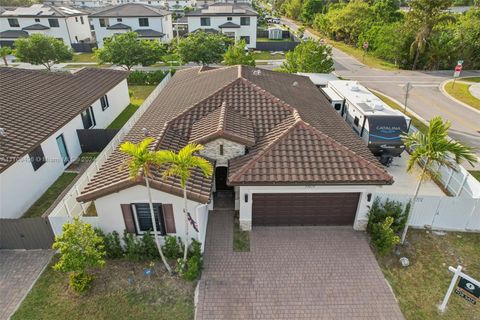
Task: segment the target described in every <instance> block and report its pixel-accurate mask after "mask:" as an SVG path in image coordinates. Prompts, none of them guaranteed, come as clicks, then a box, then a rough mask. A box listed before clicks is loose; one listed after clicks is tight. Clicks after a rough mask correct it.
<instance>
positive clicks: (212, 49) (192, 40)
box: [176, 30, 232, 65]
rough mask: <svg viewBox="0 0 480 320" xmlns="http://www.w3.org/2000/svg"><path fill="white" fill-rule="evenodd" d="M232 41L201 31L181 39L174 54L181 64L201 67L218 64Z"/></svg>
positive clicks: (222, 36) (223, 36) (220, 35)
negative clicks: (185, 63)
mask: <svg viewBox="0 0 480 320" xmlns="http://www.w3.org/2000/svg"><path fill="white" fill-rule="evenodd" d="M231 43H232V39H230V38H228V37H226V36H225V35H223V34H220V33H218V34H217V33H209V32H208V33H207V32H204V31H202V30H198V31H194V32H192V33H189V34H188V36H187V37H186V38H183V39H181V40H180V41H179V42H178V44H177V47H176V53H177V54H178V56H179V57H180V59H181V60H182V61H183V62H195V63H198V64H202V65H208V64H211V63H220V62H222V59H223V54H224V53H225V51H226V50H227V47H228V45H229V44H231Z"/></svg>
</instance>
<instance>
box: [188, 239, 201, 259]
mask: <svg viewBox="0 0 480 320" xmlns="http://www.w3.org/2000/svg"><path fill="white" fill-rule="evenodd" d="M188 256H189V257H201V256H202V244H201V243H200V242H199V241H197V240H195V239H193V238H192V242H191V243H190V246H189V247H188Z"/></svg>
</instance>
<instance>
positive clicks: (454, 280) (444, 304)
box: [438, 266, 462, 312]
mask: <svg viewBox="0 0 480 320" xmlns="http://www.w3.org/2000/svg"><path fill="white" fill-rule="evenodd" d="M450 268H451V269H450ZM448 269H449V270H450V271H453V272H454V274H453V278H452V281H451V282H450V286H449V287H448V290H447V294H446V295H445V297H444V298H443V302H442V304H441V305H440V306H439V307H438V309H440V312H444V311H445V308H446V307H447V303H448V299H450V295H451V294H452V292H453V288H455V284H456V283H457V280H458V277H459V275H460V272H462V266H458V267H457V268H456V269H454V268H452V267H448ZM452 269H453V270H452Z"/></svg>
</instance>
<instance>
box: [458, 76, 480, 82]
mask: <svg viewBox="0 0 480 320" xmlns="http://www.w3.org/2000/svg"><path fill="white" fill-rule="evenodd" d="M458 80H461V81H468V82H480V77H465V78H460V79H458Z"/></svg>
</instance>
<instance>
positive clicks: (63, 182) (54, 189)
mask: <svg viewBox="0 0 480 320" xmlns="http://www.w3.org/2000/svg"><path fill="white" fill-rule="evenodd" d="M77 175H78V174H77V173H75V172H64V173H63V174H62V175H61V176H60V177H59V178H58V179H57V180H56V181H55V182H54V183H53V184H52V185H51V186H50V188H48V189H47V191H45V192H44V194H43V195H42V196H41V197H40V198H39V199H38V200H37V201H36V202H35V203H34V204H33V205H32V206H31V207H30V208H29V209H28V210H27V211H26V212H25V213H24V214H23V218H34V217H41V216H42V214H43V213H44V212H45V211H46V210H47V209H48V208H49V207H50V206H51V205H52V204H53V203H54V202H55V200H57V198H58V196H59V195H60V194H61V193H62V192H63V190H65V189H66V188H67V186H68V185H69V184H70V183H71V182H72V181H73V179H75V177H76V176H77Z"/></svg>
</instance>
